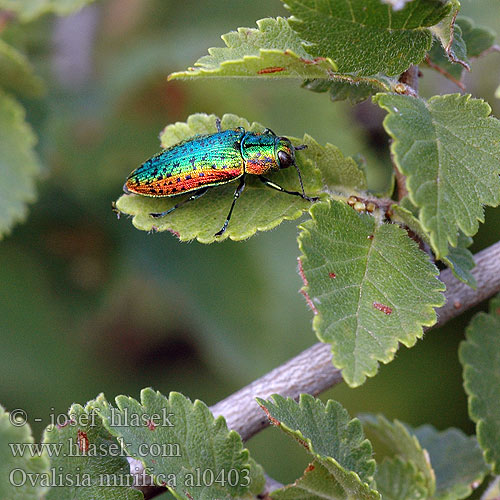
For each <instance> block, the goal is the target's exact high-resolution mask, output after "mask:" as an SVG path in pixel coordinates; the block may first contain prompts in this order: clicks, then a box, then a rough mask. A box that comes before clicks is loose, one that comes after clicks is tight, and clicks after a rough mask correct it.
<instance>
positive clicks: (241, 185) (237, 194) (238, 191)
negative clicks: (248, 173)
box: [214, 175, 245, 236]
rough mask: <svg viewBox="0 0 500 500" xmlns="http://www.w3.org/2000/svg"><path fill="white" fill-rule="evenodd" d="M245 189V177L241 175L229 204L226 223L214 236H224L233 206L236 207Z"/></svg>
mask: <svg viewBox="0 0 500 500" xmlns="http://www.w3.org/2000/svg"><path fill="white" fill-rule="evenodd" d="M244 189H245V175H242V177H241V181H240V183H239V185H238V187H237V188H236V191H235V192H234V196H233V203H231V208H230V209H229V213H228V214H227V218H226V222H224V225H223V226H222V228H221V230H220V231H217V232H216V233H215V234H214V236H222V235H223V234H224V231H225V230H226V229H227V225H228V224H229V219H230V218H231V215H232V213H233V209H234V205H236V200H237V199H238V198H239V197H240V195H241V193H242V192H243V190H244Z"/></svg>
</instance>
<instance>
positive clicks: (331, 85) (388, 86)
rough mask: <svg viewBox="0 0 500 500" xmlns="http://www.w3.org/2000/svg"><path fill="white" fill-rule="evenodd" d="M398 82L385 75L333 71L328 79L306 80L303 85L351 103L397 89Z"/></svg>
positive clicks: (335, 99)
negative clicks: (355, 74)
mask: <svg viewBox="0 0 500 500" xmlns="http://www.w3.org/2000/svg"><path fill="white" fill-rule="evenodd" d="M397 83H398V82H397V80H395V79H391V78H388V77H385V76H383V75H378V76H373V77H363V76H354V75H352V76H351V75H342V74H339V73H332V74H331V75H330V78H329V79H328V80H327V79H324V78H319V79H318V78H317V79H314V80H306V81H305V82H304V83H303V85H302V86H303V87H304V88H306V89H307V90H312V91H313V92H328V93H329V94H330V99H331V100H332V101H333V102H335V101H344V100H347V101H349V102H350V103H351V104H357V103H359V102H362V101H365V100H366V99H368V98H369V97H371V96H372V95H374V94H376V93H377V92H391V91H395V88H396V85H397Z"/></svg>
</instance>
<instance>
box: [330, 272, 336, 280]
mask: <svg viewBox="0 0 500 500" xmlns="http://www.w3.org/2000/svg"><path fill="white" fill-rule="evenodd" d="M328 277H329V278H332V279H334V278H336V277H337V275H336V274H335V273H328Z"/></svg>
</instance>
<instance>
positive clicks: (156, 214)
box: [149, 187, 208, 219]
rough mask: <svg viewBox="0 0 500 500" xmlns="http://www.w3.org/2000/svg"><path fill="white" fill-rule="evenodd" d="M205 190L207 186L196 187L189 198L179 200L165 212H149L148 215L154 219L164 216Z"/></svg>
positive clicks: (195, 198) (196, 197)
mask: <svg viewBox="0 0 500 500" xmlns="http://www.w3.org/2000/svg"><path fill="white" fill-rule="evenodd" d="M207 191H208V187H204V188H201V189H198V191H196V192H195V193H194V194H192V195H191V196H190V197H189V198H186V199H185V200H182V201H180V202H179V203H177V204H176V205H174V206H173V207H172V208H169V209H168V210H165V212H159V213H153V214H149V215H151V217H154V218H155V219H158V218H159V217H165V215H168V214H170V213H172V212H173V211H174V210H175V209H176V208H179V207H181V206H182V205H184V204H185V203H187V202H188V201H194V200H197V199H198V198H199V197H200V196H203V195H204V194H205V193H206V192H207Z"/></svg>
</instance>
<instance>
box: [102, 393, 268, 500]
mask: <svg viewBox="0 0 500 500" xmlns="http://www.w3.org/2000/svg"><path fill="white" fill-rule="evenodd" d="M116 404H117V408H114V407H112V406H111V405H110V404H109V403H108V402H107V401H106V400H104V399H103V398H98V399H97V400H96V401H95V403H94V405H95V407H96V408H98V409H99V411H100V414H101V416H102V417H103V419H104V425H105V426H106V428H107V429H108V430H109V431H110V432H111V434H113V435H114V436H116V437H117V438H119V440H120V441H121V442H122V443H123V447H124V449H125V450H126V452H127V454H128V455H130V456H131V457H133V458H135V459H137V460H140V461H141V462H142V463H143V464H144V466H145V469H146V470H147V471H148V474H151V475H152V476H153V478H154V480H155V482H156V484H159V485H161V484H163V485H165V484H164V483H166V485H167V486H168V488H169V489H170V490H171V491H172V493H173V494H174V495H175V496H176V498H179V499H186V500H187V499H189V500H197V499H203V500H209V499H212V498H217V499H220V500H223V499H230V498H233V497H238V498H252V494H257V493H259V492H260V491H261V490H262V488H263V486H264V483H265V479H264V475H263V472H262V470H261V468H260V466H258V465H257V464H256V463H255V462H254V461H253V460H252V459H251V458H250V456H249V453H248V450H247V449H245V448H243V445H242V442H241V437H240V436H239V434H238V433H236V432H235V431H230V430H228V428H227V426H226V421H225V420H224V418H223V417H218V418H217V419H215V418H214V417H213V415H212V414H211V413H210V410H209V409H208V407H207V406H206V405H205V404H204V403H202V402H201V401H198V400H196V401H195V402H194V403H192V402H191V401H190V400H189V399H187V398H186V397H184V396H183V395H182V394H179V393H176V392H171V393H170V395H169V397H168V399H167V398H166V397H165V396H163V395H162V394H160V393H159V392H155V391H153V390H152V389H143V390H142V391H141V402H140V403H139V402H138V401H136V400H135V399H133V398H130V397H126V396H118V397H117V398H116ZM132 418H134V419H135V420H134V421H132V420H131V419H132ZM134 422H135V423H134ZM155 450H160V451H161V453H158V452H157V451H155Z"/></svg>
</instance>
